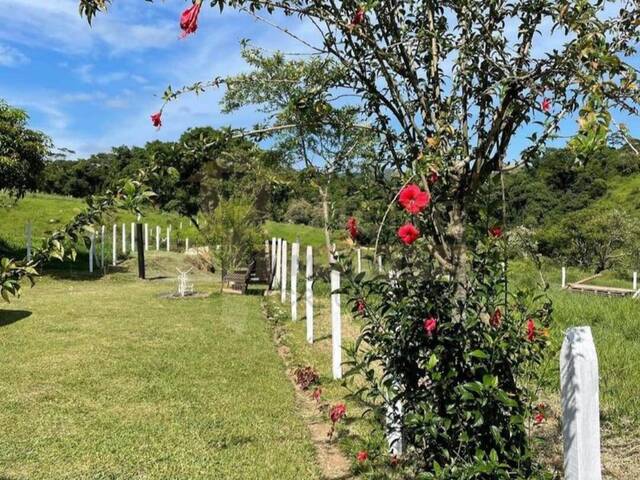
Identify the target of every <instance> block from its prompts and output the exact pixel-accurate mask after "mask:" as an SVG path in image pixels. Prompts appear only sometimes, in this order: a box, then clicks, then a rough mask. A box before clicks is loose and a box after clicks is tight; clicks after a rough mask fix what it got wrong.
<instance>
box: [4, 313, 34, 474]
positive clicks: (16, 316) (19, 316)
mask: <svg viewBox="0 0 640 480" xmlns="http://www.w3.org/2000/svg"><path fill="white" fill-rule="evenodd" d="M30 316H31V312H29V311H27V310H2V309H0V328H2V327H6V326H7V325H11V324H12V323H16V322H19V321H20V320H23V319H25V318H27V317H30ZM2 478H3V477H2V476H0V480H2Z"/></svg>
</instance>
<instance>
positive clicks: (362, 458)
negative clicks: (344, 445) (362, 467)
mask: <svg viewBox="0 0 640 480" xmlns="http://www.w3.org/2000/svg"><path fill="white" fill-rule="evenodd" d="M356 459H357V460H358V462H360V463H362V462H366V461H367V460H368V459H369V454H368V453H367V452H365V451H364V450H361V451H359V452H358V454H357V455H356Z"/></svg>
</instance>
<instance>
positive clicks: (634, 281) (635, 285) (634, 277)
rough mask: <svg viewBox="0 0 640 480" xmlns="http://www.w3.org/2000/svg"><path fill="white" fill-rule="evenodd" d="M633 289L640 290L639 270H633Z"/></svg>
mask: <svg viewBox="0 0 640 480" xmlns="http://www.w3.org/2000/svg"><path fill="white" fill-rule="evenodd" d="M633 289H634V290H638V272H633Z"/></svg>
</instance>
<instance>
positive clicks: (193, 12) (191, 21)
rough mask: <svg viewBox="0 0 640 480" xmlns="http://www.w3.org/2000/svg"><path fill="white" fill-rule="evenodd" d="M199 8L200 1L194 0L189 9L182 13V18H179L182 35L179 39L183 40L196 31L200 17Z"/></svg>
mask: <svg viewBox="0 0 640 480" xmlns="http://www.w3.org/2000/svg"><path fill="white" fill-rule="evenodd" d="M201 8H202V0H196V1H195V2H194V3H193V5H192V6H191V7H189V8H187V9H186V10H185V11H184V12H182V16H181V17H180V29H181V30H182V34H181V35H180V38H184V37H186V36H187V35H190V34H192V33H195V31H196V30H198V15H200V9H201Z"/></svg>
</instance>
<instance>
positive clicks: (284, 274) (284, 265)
mask: <svg viewBox="0 0 640 480" xmlns="http://www.w3.org/2000/svg"><path fill="white" fill-rule="evenodd" d="M288 248H289V246H288V244H287V241H286V240H283V241H282V271H281V272H280V281H281V282H282V285H281V286H280V301H281V302H282V303H284V302H285V301H286V300H287V250H288Z"/></svg>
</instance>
